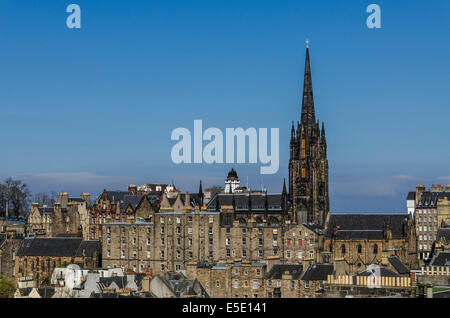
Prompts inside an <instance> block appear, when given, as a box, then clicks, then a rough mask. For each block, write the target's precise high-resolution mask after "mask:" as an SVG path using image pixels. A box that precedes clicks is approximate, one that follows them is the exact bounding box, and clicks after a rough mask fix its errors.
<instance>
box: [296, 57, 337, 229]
mask: <svg viewBox="0 0 450 318" xmlns="http://www.w3.org/2000/svg"><path fill="white" fill-rule="evenodd" d="M289 196H290V200H291V206H292V209H293V210H292V211H293V213H294V217H295V218H296V220H297V222H298V223H302V222H314V223H319V224H321V225H324V224H325V220H326V218H327V215H328V213H329V205H330V200H329V197H328V160H327V141H326V138H325V126H324V124H323V122H322V129H320V127H319V121H316V116H315V110H314V98H313V90H312V81H311V67H310V61H309V49H308V48H306V62H305V77H304V84H303V100H302V115H301V119H300V122H298V121H297V130H296V128H295V126H294V121H293V122H292V131H291V143H290V159H289Z"/></svg>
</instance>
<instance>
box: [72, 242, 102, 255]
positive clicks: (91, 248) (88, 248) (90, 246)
mask: <svg viewBox="0 0 450 318" xmlns="http://www.w3.org/2000/svg"><path fill="white" fill-rule="evenodd" d="M99 247H100V241H82V242H81V244H80V246H79V247H78V249H77V252H76V253H75V257H83V253H84V256H85V257H93V256H94V252H95V251H96V250H97V249H98V248H99Z"/></svg>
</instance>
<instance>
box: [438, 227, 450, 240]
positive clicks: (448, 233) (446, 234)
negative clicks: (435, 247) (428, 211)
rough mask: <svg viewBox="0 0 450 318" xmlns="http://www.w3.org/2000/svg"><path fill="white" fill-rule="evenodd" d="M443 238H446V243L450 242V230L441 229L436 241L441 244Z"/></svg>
mask: <svg viewBox="0 0 450 318" xmlns="http://www.w3.org/2000/svg"><path fill="white" fill-rule="evenodd" d="M441 238H444V239H445V241H447V242H450V228H448V227H446V228H440V229H439V230H438V232H437V235H436V241H437V242H439V240H440V239H441Z"/></svg>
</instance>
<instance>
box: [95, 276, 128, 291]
mask: <svg viewBox="0 0 450 318" xmlns="http://www.w3.org/2000/svg"><path fill="white" fill-rule="evenodd" d="M112 283H116V285H117V286H118V287H119V289H122V288H125V286H126V285H127V276H113V277H100V278H99V281H98V286H99V287H100V289H101V290H103V289H104V288H105V287H109V286H111V284H112Z"/></svg>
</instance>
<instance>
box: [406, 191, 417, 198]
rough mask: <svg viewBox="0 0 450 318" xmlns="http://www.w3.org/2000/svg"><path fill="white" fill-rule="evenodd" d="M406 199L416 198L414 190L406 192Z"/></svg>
mask: <svg viewBox="0 0 450 318" xmlns="http://www.w3.org/2000/svg"><path fill="white" fill-rule="evenodd" d="M406 200H416V192H414V191H410V192H408V196H407V197H406Z"/></svg>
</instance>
